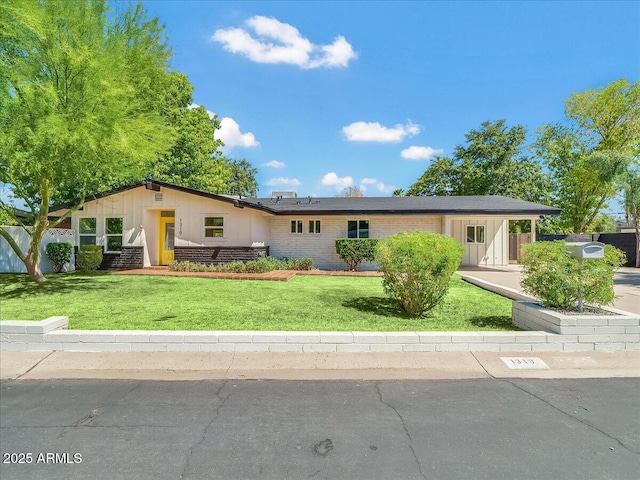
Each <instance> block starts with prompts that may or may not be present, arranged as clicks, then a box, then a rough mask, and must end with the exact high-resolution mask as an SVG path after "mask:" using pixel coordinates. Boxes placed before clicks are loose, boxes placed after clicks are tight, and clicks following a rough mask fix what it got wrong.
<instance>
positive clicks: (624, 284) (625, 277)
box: [458, 265, 640, 313]
mask: <svg viewBox="0 0 640 480" xmlns="http://www.w3.org/2000/svg"><path fill="white" fill-rule="evenodd" d="M520 269H521V266H520V265H509V266H508V267H493V268H487V267H462V268H460V269H459V270H458V273H460V274H461V275H471V276H473V277H477V278H480V279H481V280H486V281H488V282H491V283H495V284H497V285H501V286H503V287H508V288H513V289H515V290H518V291H522V286H521V285H520V275H521V274H520ZM613 282H614V288H615V292H616V295H617V296H618V297H619V298H618V299H617V300H616V301H615V302H614V307H616V308H619V309H621V310H625V311H627V312H632V313H640V268H632V267H622V268H621V269H620V270H618V271H617V272H616V274H615V276H614V278H613Z"/></svg>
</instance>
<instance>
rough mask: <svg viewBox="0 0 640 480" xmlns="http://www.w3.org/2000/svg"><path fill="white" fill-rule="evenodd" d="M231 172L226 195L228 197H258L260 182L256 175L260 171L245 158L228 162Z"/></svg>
mask: <svg viewBox="0 0 640 480" xmlns="http://www.w3.org/2000/svg"><path fill="white" fill-rule="evenodd" d="M228 167H229V170H230V174H229V178H228V180H227V185H226V189H225V192H224V193H227V194H228V195H242V196H243V197H256V196H257V195H258V182H257V180H256V174H257V173H258V169H257V168H254V167H253V165H251V163H249V162H247V161H246V160H245V159H244V158H243V159H242V160H231V161H229V162H228Z"/></svg>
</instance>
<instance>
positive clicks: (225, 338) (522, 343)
mask: <svg viewBox="0 0 640 480" xmlns="http://www.w3.org/2000/svg"><path fill="white" fill-rule="evenodd" d="M66 328H67V318H66V317H51V318H48V319H46V320H43V321H41V322H22V321H3V322H0V349H2V350H29V351H31V350H47V351H51V350H62V351H73V352H106V351H109V352H131V351H137V352H142V351H146V352H161V351H173V352H176V351H192V352H234V351H235V352H578V351H593V350H601V351H615V350H640V348H639V347H640V341H639V340H638V337H639V336H640V334H638V333H637V332H636V333H632V332H630V333H629V334H626V333H624V335H629V336H628V337H625V338H626V341H624V342H622V341H619V339H618V337H612V336H613V335H619V334H610V335H607V336H605V335H603V334H599V335H596V334H559V333H552V332H542V331H536V332H524V331H513V332H256V331H126V330H120V331H111V330H108V331H107V330H67V329H66ZM594 328H595V327H594ZM616 328H618V329H620V328H624V329H626V328H637V327H633V326H630V325H629V326H626V325H625V326H616ZM625 331H626V330H625ZM605 337H606V338H605Z"/></svg>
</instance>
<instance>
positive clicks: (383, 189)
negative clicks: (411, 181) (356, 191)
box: [359, 177, 398, 194]
mask: <svg viewBox="0 0 640 480" xmlns="http://www.w3.org/2000/svg"><path fill="white" fill-rule="evenodd" d="M366 185H375V187H376V188H377V189H378V191H379V192H380V193H385V194H389V193H393V191H394V190H396V189H397V188H398V187H396V186H395V185H385V184H384V182H380V181H378V180H377V179H375V178H368V177H365V178H363V179H362V180H360V187H359V188H360V191H361V192H362V193H365V192H366V191H367V187H366Z"/></svg>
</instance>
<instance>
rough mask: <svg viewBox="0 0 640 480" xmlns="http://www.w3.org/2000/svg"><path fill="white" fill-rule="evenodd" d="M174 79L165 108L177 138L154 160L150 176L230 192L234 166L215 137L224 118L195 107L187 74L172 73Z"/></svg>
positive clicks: (151, 164)
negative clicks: (225, 156) (212, 115)
mask: <svg viewBox="0 0 640 480" xmlns="http://www.w3.org/2000/svg"><path fill="white" fill-rule="evenodd" d="M170 79H171V82H170V85H169V88H168V89H167V90H166V91H165V93H164V96H163V101H162V109H163V114H164V116H165V118H166V120H167V122H168V123H169V125H171V126H172V127H173V128H174V129H175V132H176V138H175V140H174V143H173V145H172V146H171V149H170V150H169V151H168V152H166V153H165V154H163V155H160V156H159V157H157V158H156V159H154V160H153V161H152V162H151V163H150V165H149V167H148V176H150V177H152V178H156V179H158V180H165V181H167V182H171V183H175V184H178V185H182V186H184V187H189V188H194V189H196V190H203V191H206V192H211V193H228V192H226V189H227V184H228V182H229V178H230V176H231V173H232V171H233V169H232V167H231V166H230V165H229V162H228V160H227V159H226V158H224V156H223V155H222V152H221V151H220V150H219V148H220V147H222V146H223V143H222V141H221V140H216V139H214V132H215V131H216V130H217V129H219V128H220V121H219V120H218V118H217V117H216V116H214V117H213V118H209V114H208V112H207V110H206V109H205V108H204V107H201V106H200V107H197V108H192V107H191V105H192V104H193V96H192V95H193V86H192V85H191V84H190V83H189V79H188V78H187V76H186V75H184V74H181V73H176V72H172V73H171V74H170Z"/></svg>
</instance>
